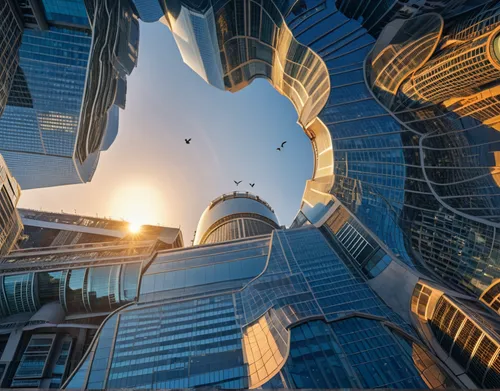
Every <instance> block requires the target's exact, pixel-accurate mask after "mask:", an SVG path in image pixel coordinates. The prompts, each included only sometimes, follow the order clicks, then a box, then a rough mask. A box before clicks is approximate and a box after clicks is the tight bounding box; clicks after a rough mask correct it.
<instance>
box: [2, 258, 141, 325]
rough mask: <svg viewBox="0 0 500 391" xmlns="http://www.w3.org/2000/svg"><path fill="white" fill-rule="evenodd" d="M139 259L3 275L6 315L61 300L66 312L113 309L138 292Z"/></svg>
mask: <svg viewBox="0 0 500 391" xmlns="http://www.w3.org/2000/svg"><path fill="white" fill-rule="evenodd" d="M140 271H141V264H140V263H125V264H122V265H113V266H101V267H90V268H83V269H71V270H59V271H49V272H37V273H26V274H15V275H7V276H0V305H1V309H2V314H3V315H5V316H6V315H11V314H17V313H22V312H35V311H36V310H38V309H39V308H40V307H41V306H43V305H45V304H48V303H51V302H59V303H61V305H62V306H63V308H64V310H65V311H66V312H67V313H81V312H101V311H110V310H112V309H115V308H117V307H119V306H120V305H122V304H124V303H127V302H130V301H132V300H134V299H135V297H136V296H137V287H138V282H139V274H140Z"/></svg>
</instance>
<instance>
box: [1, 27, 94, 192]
mask: <svg viewBox="0 0 500 391" xmlns="http://www.w3.org/2000/svg"><path fill="white" fill-rule="evenodd" d="M90 45H91V37H90V34H89V33H87V32H83V31H77V30H67V29H60V28H56V27H51V28H50V30H48V31H38V30H26V31H25V32H24V34H23V38H22V44H21V46H20V49H19V66H20V68H21V69H22V72H23V74H24V78H23V79H21V78H19V79H18V78H16V79H15V81H19V82H22V81H25V82H24V83H22V85H20V86H17V85H16V84H15V83H14V85H13V87H12V89H13V90H22V89H26V88H28V89H29V94H30V97H31V99H32V101H33V104H32V105H31V107H26V105H25V106H24V107H22V106H11V105H8V106H7V107H6V109H5V111H4V113H3V115H2V117H1V118H0V142H1V145H2V149H6V150H9V151H11V153H14V152H13V151H15V152H27V153H24V154H20V153H18V154H16V155H17V156H18V158H19V159H20V160H22V159H21V158H23V159H24V164H20V162H19V161H18V160H17V159H13V158H11V157H10V156H9V154H5V157H6V160H7V162H8V164H9V167H10V168H11V170H12V172H13V174H14V176H16V177H18V180H19V182H20V184H21V186H22V187H23V188H31V187H32V184H30V183H29V182H28V180H29V179H28V178H27V177H25V176H23V175H20V174H22V173H23V171H24V170H26V166H27V167H30V158H31V154H30V153H31V152H35V153H38V154H44V155H45V154H49V155H57V156H61V157H62V156H67V157H71V156H72V154H73V147H74V143H75V137H76V132H77V127H78V121H79V115H80V108H81V104H82V97H83V90H84V84H85V76H86V68H87V61H88V56H89V51H90ZM34 168H35V167H34ZM36 168H37V169H38V176H40V175H41V177H43V176H44V175H42V171H43V169H44V168H46V169H47V170H50V169H52V167H50V165H48V166H47V165H45V164H39V165H38V166H37V167H36ZM56 172H57V171H56ZM18 174H19V175H18ZM61 174H62V172H59V175H61ZM45 175H52V173H50V172H47V173H46V174H45ZM36 176H37V175H34V176H33V177H36ZM68 179H69V178H60V180H61V182H64V183H67V182H66V181H67V180H68ZM72 180H73V181H74V182H79V180H77V178H72Z"/></svg>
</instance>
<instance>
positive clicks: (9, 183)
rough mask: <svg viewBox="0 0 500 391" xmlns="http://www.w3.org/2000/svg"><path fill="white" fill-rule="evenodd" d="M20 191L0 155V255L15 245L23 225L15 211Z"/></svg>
mask: <svg viewBox="0 0 500 391" xmlns="http://www.w3.org/2000/svg"><path fill="white" fill-rule="evenodd" d="M20 196H21V189H20V187H19V185H18V184H17V182H16V180H15V178H14V177H13V176H12V175H11V173H10V171H9V168H8V167H7V164H6V163H5V160H3V158H2V156H1V155H0V255H5V254H7V253H8V252H9V251H10V250H11V249H12V248H13V247H14V246H15V245H16V243H17V241H18V239H19V236H20V235H21V232H22V230H23V223H22V222H21V218H20V216H19V213H18V211H17V209H16V205H17V202H18V201H19V197H20Z"/></svg>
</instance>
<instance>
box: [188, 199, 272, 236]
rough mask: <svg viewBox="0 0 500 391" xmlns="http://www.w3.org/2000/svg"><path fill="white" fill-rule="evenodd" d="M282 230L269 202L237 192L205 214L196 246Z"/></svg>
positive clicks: (216, 203)
mask: <svg viewBox="0 0 500 391" xmlns="http://www.w3.org/2000/svg"><path fill="white" fill-rule="evenodd" d="M276 228H279V224H278V219H277V218H276V216H275V215H274V211H273V209H272V208H271V207H270V206H269V204H268V203H267V202H265V201H264V200H262V199H261V198H259V197H258V196H255V195H253V194H250V193H248V192H247V193H241V192H234V193H228V194H224V195H222V196H220V197H218V198H216V199H215V200H213V201H212V202H211V203H210V205H209V206H208V208H207V209H205V211H204V212H203V214H202V216H201V218H200V221H199V223H198V228H197V229H196V236H195V240H194V244H209V243H220V242H225V241H228V240H235V239H241V238H248V237H252V236H258V235H265V234H269V233H271V232H272V231H273V230H274V229H276Z"/></svg>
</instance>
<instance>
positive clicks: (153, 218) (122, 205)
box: [108, 182, 164, 234]
mask: <svg viewBox="0 0 500 391" xmlns="http://www.w3.org/2000/svg"><path fill="white" fill-rule="evenodd" d="M108 210H109V214H110V215H111V216H114V217H115V218H119V219H123V220H125V221H128V223H129V225H128V231H129V232H130V233H132V234H137V233H139V232H140V231H141V227H142V226H143V225H156V224H158V223H161V222H162V214H163V213H164V200H163V199H162V196H161V193H159V191H158V190H157V189H156V188H155V187H154V186H152V185H150V184H148V183H144V182H136V183H131V184H128V185H124V186H120V187H119V188H116V189H114V191H113V193H112V194H111V197H110V200H109V209H108Z"/></svg>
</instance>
